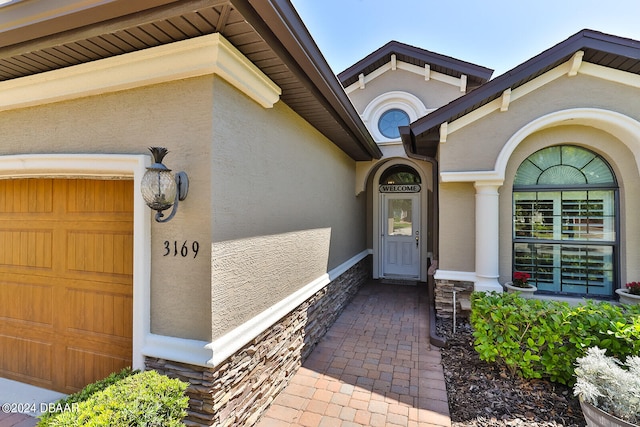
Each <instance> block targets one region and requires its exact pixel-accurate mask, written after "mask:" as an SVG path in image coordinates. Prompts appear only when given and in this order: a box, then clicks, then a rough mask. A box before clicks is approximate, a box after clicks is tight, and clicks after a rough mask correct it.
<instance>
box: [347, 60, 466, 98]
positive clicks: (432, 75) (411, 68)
mask: <svg viewBox="0 0 640 427" xmlns="http://www.w3.org/2000/svg"><path fill="white" fill-rule="evenodd" d="M395 70H404V71H408V72H410V73H413V74H416V75H418V76H420V77H424V80H425V81H429V80H431V79H433V80H437V81H439V82H443V83H446V84H449V85H451V86H456V87H459V88H460V91H461V92H463V93H464V92H466V89H467V76H466V75H465V74H463V75H462V76H460V78H458V77H452V76H448V75H446V74H442V73H438V72H437V71H433V70H432V69H431V68H430V67H429V66H428V64H426V65H425V66H424V67H418V66H417V65H413V64H409V63H408V62H403V61H396V62H395V67H394V64H393V62H392V61H389V62H388V63H387V64H385V65H383V66H382V67H380V68H378V69H376V70H374V71H372V72H371V73H369V74H367V75H364V74H362V73H361V74H360V75H359V78H358V81H357V82H355V83H352V84H350V85H349V86H347V87H346V88H345V92H347V94H351V93H352V92H354V91H356V90H357V89H364V88H365V87H366V85H367V84H368V83H370V82H371V81H373V80H375V79H376V78H378V77H380V76H381V75H383V74H385V73H387V72H389V71H395Z"/></svg>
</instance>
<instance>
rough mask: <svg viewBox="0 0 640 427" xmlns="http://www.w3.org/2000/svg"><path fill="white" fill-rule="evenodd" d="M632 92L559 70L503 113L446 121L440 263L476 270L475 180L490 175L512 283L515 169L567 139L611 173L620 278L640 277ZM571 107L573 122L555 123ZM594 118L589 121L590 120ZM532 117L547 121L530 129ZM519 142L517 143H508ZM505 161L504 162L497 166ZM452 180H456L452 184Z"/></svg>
mask: <svg viewBox="0 0 640 427" xmlns="http://www.w3.org/2000/svg"><path fill="white" fill-rule="evenodd" d="M542 78H544V76H543V77H542ZM534 83H535V82H534ZM526 89H527V88H524V89H522V88H521V90H526ZM637 92H638V89H636V88H634V87H631V86H629V85H627V84H623V83H620V82H616V81H610V80H605V79H601V78H598V77H596V76H585V75H580V74H578V75H577V76H575V77H567V76H566V75H562V76H560V77H559V78H555V79H552V80H551V81H549V82H547V83H546V84H543V85H540V87H537V88H535V89H534V90H530V91H528V92H527V93H526V94H523V95H522V96H519V97H518V98H517V99H516V100H515V101H513V102H511V103H510V104H509V105H508V109H507V111H504V112H501V111H500V110H499V109H495V108H494V111H493V112H487V110H488V109H489V107H488V106H485V107H482V108H484V109H485V110H484V113H483V114H482V115H480V113H482V111H476V112H474V113H473V114H476V117H477V119H475V120H472V118H471V117H465V118H463V119H460V122H464V124H463V125H460V124H459V123H458V124H456V122H453V123H450V124H449V128H450V129H451V128H452V127H453V128H456V130H455V131H454V132H451V133H449V134H448V135H447V138H446V142H444V143H441V144H440V149H439V154H440V167H441V169H440V171H441V172H442V173H444V175H445V176H447V175H448V177H447V182H444V183H441V190H440V254H441V258H440V268H442V269H444V270H448V271H458V272H475V271H476V270H477V269H478V266H477V265H476V263H477V260H478V256H477V255H478V254H477V253H476V251H477V250H478V246H477V245H476V244H474V242H473V241H472V239H470V238H469V237H472V236H474V235H475V236H477V230H476V225H475V222H474V221H475V214H474V208H476V207H477V205H476V202H475V201H474V199H475V198H476V197H477V196H476V189H475V188H474V184H475V183H479V182H482V181H483V180H484V179H489V180H494V181H495V182H492V184H493V183H499V187H498V191H499V277H498V281H499V282H500V283H504V282H506V281H508V280H510V278H511V273H512V271H511V269H512V253H511V251H512V241H511V239H512V220H511V218H512V198H511V188H512V186H513V178H514V175H515V172H516V170H517V168H518V166H519V165H520V163H521V162H522V161H524V159H526V158H527V157H528V156H529V155H531V154H532V153H534V152H535V151H537V150H539V149H542V148H544V147H548V146H551V145H559V144H572V145H579V146H583V147H585V148H588V149H590V150H592V151H594V152H596V153H598V154H599V155H601V156H602V157H603V158H604V159H605V160H607V162H609V164H610V165H611V167H612V169H613V171H614V173H615V175H616V179H617V180H618V185H619V201H620V203H619V214H620V236H619V241H620V278H619V280H620V282H621V283H625V281H628V280H636V279H635V278H637V276H638V275H639V274H640V271H639V269H638V266H637V263H635V261H634V260H635V259H637V257H638V255H639V254H638V249H637V248H638V239H639V238H640V227H639V226H638V224H637V221H635V220H634V219H635V217H636V215H635V212H637V209H638V207H639V206H638V205H639V203H640V197H639V195H638V194H637V192H635V191H632V190H631V189H632V187H631V185H632V184H631V183H634V182H637V180H638V178H639V175H638V163H637V158H638V155H639V153H638V145H637V141H636V138H635V136H633V134H632V133H629V132H628V129H627V128H626V126H627V124H626V123H627V122H637V120H638V119H639V118H640V115H639V114H638V111H637V108H634V105H635V102H634V99H635V98H636V97H637ZM634 93H635V95H634ZM512 97H513V94H512ZM572 110H575V111H577V112H576V113H575V115H576V118H575V119H564V118H559V119H557V120H556V121H554V119H553V116H554V115H558V117H560V116H561V113H562V112H563V111H572ZM583 110H589V114H588V115H585V116H584V117H581V114H586V113H583V112H582V111H583ZM469 116H471V115H469ZM591 116H593V118H587V117H591ZM600 116H601V117H600ZM609 116H611V117H609ZM623 120H624V122H625V123H622V121H623ZM465 121H466V122H465ZM536 121H545V125H544V126H541V127H540V128H535V129H533V128H532V129H533V130H532V131H527V129H529V127H530V125H531V123H534V122H536ZM617 121H620V122H619V123H618V122H617ZM456 126H458V127H456ZM527 132H529V133H527ZM516 143H517V146H515V148H514V147H512V146H511V145H513V144H516ZM511 149H513V151H512V152H511V151H509V150H511ZM505 156H506V157H505ZM505 159H506V166H504V165H502V164H501V162H502V161H504V160H505ZM503 167H504V168H505V169H504V171H503V170H501V168H503ZM502 173H504V175H503V176H502V175H501V174H502ZM451 176H454V177H455V178H451ZM456 180H458V181H460V182H451V181H456ZM487 182H489V181H487ZM476 243H477V242H476Z"/></svg>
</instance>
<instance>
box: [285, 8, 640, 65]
mask: <svg viewBox="0 0 640 427" xmlns="http://www.w3.org/2000/svg"><path fill="white" fill-rule="evenodd" d="M291 2H292V3H293V5H294V7H295V8H296V10H297V11H298V13H299V14H300V16H301V17H302V20H303V22H304V23H305V24H306V26H307V28H308V29H309V32H310V33H311V35H312V36H313V38H314V39H315V41H316V43H317V44H318V47H319V48H320V51H321V52H322V53H323V55H324V56H325V58H326V59H327V62H328V63H329V65H330V66H331V68H332V70H333V71H334V72H335V73H336V74H337V73H339V72H341V71H343V70H345V69H346V68H348V67H349V66H351V65H353V64H354V63H355V62H357V61H359V60H360V59H362V58H364V57H365V56H367V55H368V54H370V53H371V52H373V51H374V50H376V49H378V48H379V47H381V46H383V45H384V44H385V43H387V42H388V41H390V40H396V41H399V42H402V43H406V44H409V45H413V46H417V47H420V48H423V49H426V50H430V51H432V52H436V53H439V54H443V55H447V56H452V57H454V58H456V59H460V60H463V61H468V62H472V63H475V64H478V65H482V66H485V67H489V68H492V69H494V70H495V72H494V74H493V77H496V76H498V75H500V74H502V73H504V72H505V71H508V70H510V69H511V68H513V67H515V66H517V65H519V64H521V63H522V62H524V61H526V60H527V59H529V58H531V57H533V56H535V55H537V54H538V53H540V52H542V51H543V50H546V49H548V48H550V47H552V46H554V45H556V44H557V43H559V42H561V41H563V40H565V39H566V38H567V37H569V36H571V35H572V34H575V33H576V32H578V31H580V30H581V29H584V28H589V29H591V30H596V31H602V32H604V33H608V34H613V35H617V36H621V37H628V38H632V39H635V40H640V0H528V1H523V0H456V1H447V0H439V1H434V0H291Z"/></svg>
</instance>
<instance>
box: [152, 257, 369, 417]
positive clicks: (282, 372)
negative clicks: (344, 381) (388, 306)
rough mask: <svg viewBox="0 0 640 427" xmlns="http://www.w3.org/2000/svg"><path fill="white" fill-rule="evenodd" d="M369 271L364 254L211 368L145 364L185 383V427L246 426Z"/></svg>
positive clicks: (282, 385)
mask: <svg viewBox="0 0 640 427" xmlns="http://www.w3.org/2000/svg"><path fill="white" fill-rule="evenodd" d="M370 272H371V256H368V257H366V258H365V259H363V260H362V261H360V262H359V263H358V264H356V265H355V266H353V267H351V268H350V269H349V270H347V271H346V272H345V273H343V274H342V275H340V276H339V277H337V278H336V279H335V280H333V281H332V282H331V283H329V284H328V285H327V286H325V287H324V288H323V289H321V290H320V291H318V292H317V293H316V294H314V295H313V296H312V297H311V298H309V299H308V300H307V301H305V302H304V303H303V304H301V305H300V306H298V307H297V308H296V309H295V310H293V311H292V312H290V313H289V314H288V315H286V316H285V317H283V318H282V319H280V321H278V322H277V323H275V324H274V325H273V326H271V327H270V328H269V329H268V330H266V331H264V332H263V333H262V334H260V335H259V336H258V337H256V338H255V339H254V340H253V341H251V342H250V343H249V344H247V345H246V346H244V347H243V348H241V349H240V350H239V351H237V352H236V353H235V354H234V355H232V356H231V357H229V358H228V359H227V360H226V361H224V362H223V363H221V364H220V365H219V366H217V367H215V368H205V367H199V366H192V365H187V364H183V363H177V362H172V361H170V360H165V359H158V358H151V357H147V358H146V359H145V364H146V368H147V369H154V370H156V371H158V372H160V373H162V374H165V375H168V376H170V377H173V378H180V379H181V380H183V381H187V382H189V383H190V384H191V385H190V386H189V388H188V389H187V395H188V396H189V409H188V412H189V415H188V416H187V418H186V420H185V424H186V425H187V426H252V425H254V424H255V423H256V422H257V421H258V419H259V418H260V415H261V414H262V413H263V412H264V410H265V409H266V408H267V407H268V406H269V405H270V404H271V402H272V401H273V399H274V398H275V397H276V396H277V395H278V393H279V392H280V391H282V390H283V389H284V388H285V386H286V385H287V384H288V383H289V380H290V379H291V377H293V375H294V374H295V372H296V371H297V370H298V368H299V367H300V366H301V365H302V362H303V361H304V360H305V359H306V358H307V356H308V355H309V354H310V353H311V351H312V350H313V348H314V347H315V346H316V344H317V343H318V341H319V340H320V338H322V336H323V335H324V334H325V333H326V332H327V330H328V329H329V327H330V326H331V325H332V324H333V323H334V322H335V320H336V319H337V318H338V316H339V315H340V313H341V312H342V310H343V309H344V307H345V306H346V305H347V304H348V303H349V302H350V300H351V299H352V298H353V296H354V295H355V294H356V293H357V292H358V290H359V289H360V287H361V286H362V285H363V284H364V283H366V282H367V280H369V278H370Z"/></svg>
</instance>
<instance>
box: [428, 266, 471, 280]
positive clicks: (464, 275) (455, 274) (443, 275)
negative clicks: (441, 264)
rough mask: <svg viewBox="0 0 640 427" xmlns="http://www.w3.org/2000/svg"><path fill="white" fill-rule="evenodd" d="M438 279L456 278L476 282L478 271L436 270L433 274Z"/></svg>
mask: <svg viewBox="0 0 640 427" xmlns="http://www.w3.org/2000/svg"><path fill="white" fill-rule="evenodd" d="M433 278H434V279H436V280H455V281H459V282H475V281H476V273H474V272H472V271H456V270H439V269H438V270H436V273H435V274H434V275H433Z"/></svg>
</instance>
